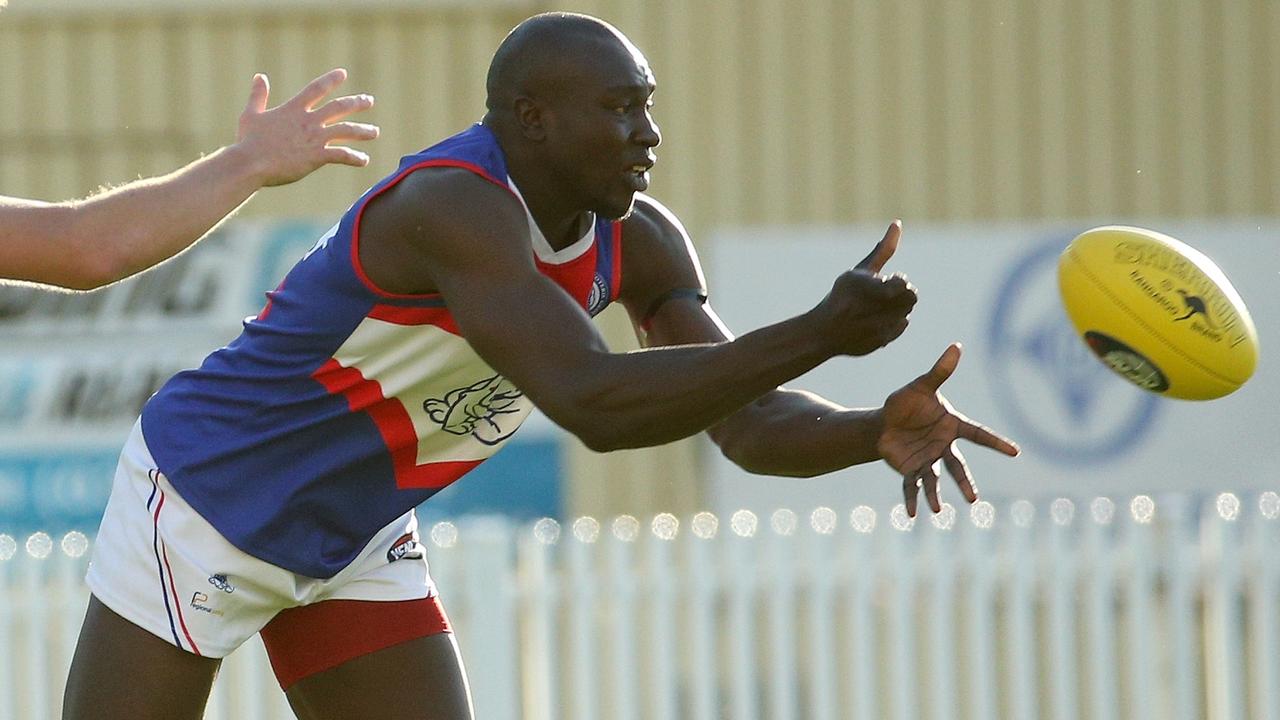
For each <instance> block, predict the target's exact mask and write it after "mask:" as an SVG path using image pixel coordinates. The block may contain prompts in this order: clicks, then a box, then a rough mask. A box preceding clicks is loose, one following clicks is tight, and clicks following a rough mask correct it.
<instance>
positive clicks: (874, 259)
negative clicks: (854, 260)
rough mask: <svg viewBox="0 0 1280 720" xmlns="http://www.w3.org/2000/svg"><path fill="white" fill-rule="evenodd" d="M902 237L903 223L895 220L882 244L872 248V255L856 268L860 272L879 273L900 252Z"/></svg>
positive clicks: (879, 243)
mask: <svg viewBox="0 0 1280 720" xmlns="http://www.w3.org/2000/svg"><path fill="white" fill-rule="evenodd" d="M901 237H902V221H901V220H894V221H893V222H891V223H889V229H888V230H886V231H885V233H884V237H883V238H882V239H881V240H880V242H878V243H876V246H875V247H874V248H871V254H869V255H867V256H866V257H865V258H863V259H862V262H860V263H858V264H857V265H855V266H854V267H856V268H857V269H859V270H869V271H871V272H873V273H878V272H880V270H881V269H882V268H883V267H884V266H885V263H887V262H889V258H891V257H893V254H894V252H896V251H897V250H898V240H899V239H900V238H901Z"/></svg>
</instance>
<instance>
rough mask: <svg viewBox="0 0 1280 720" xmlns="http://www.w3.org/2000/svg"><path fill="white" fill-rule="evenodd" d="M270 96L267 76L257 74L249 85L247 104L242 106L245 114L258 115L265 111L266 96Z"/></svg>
mask: <svg viewBox="0 0 1280 720" xmlns="http://www.w3.org/2000/svg"><path fill="white" fill-rule="evenodd" d="M270 94H271V83H270V81H269V80H267V76H266V75H263V74H262V73H257V74H256V75H254V76H253V81H252V82H251V83H250V84H249V102H248V104H246V105H245V106H244V111H245V112H246V113H252V114H256V113H260V112H263V111H265V110H266V109H267V96H268V95H270Z"/></svg>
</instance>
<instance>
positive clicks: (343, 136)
mask: <svg viewBox="0 0 1280 720" xmlns="http://www.w3.org/2000/svg"><path fill="white" fill-rule="evenodd" d="M323 136H324V139H325V141H326V142H333V141H334V140H372V139H374V138H376V137H378V126H377V125H370V124H369V123H358V122H340V123H334V124H332V125H329V126H327V127H325V129H324V131H323Z"/></svg>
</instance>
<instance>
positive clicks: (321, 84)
mask: <svg viewBox="0 0 1280 720" xmlns="http://www.w3.org/2000/svg"><path fill="white" fill-rule="evenodd" d="M346 79H347V71H346V70H345V69H343V68H334V69H332V70H330V71H329V72H327V73H325V74H323V75H321V76H320V77H318V78H316V79H315V80H312V81H311V82H309V83H307V85H306V87H304V88H302V89H301V90H299V91H298V94H297V95H294V96H293V97H292V98H290V100H289V102H287V103H285V104H286V105H301V106H302V107H303V108H304V109H306V110H310V109H311V108H312V107H313V106H314V105H315V104H316V103H318V102H320V99H321V98H323V97H324V96H325V95H328V94H329V93H330V92H332V91H333V89H334V88H336V87H338V86H339V85H341V84H342V83H343V82H345V81H346Z"/></svg>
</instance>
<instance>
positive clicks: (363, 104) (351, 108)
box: [312, 94, 373, 122]
mask: <svg viewBox="0 0 1280 720" xmlns="http://www.w3.org/2000/svg"><path fill="white" fill-rule="evenodd" d="M371 107H373V96H372V95H368V94H360V95H346V96H343V97H340V98H334V99H332V100H330V101H329V102H327V103H325V104H324V105H321V106H320V107H319V108H317V109H315V110H313V111H312V114H313V115H315V116H316V117H317V118H319V119H320V121H321V122H330V121H333V120H339V119H342V118H344V117H346V116H348V115H350V114H352V113H357V112H360V111H361V110H368V109H369V108H371Z"/></svg>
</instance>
